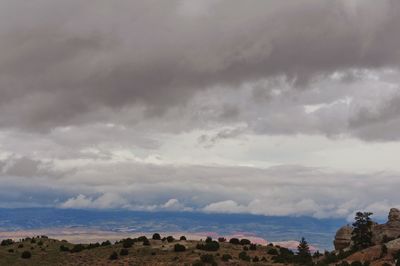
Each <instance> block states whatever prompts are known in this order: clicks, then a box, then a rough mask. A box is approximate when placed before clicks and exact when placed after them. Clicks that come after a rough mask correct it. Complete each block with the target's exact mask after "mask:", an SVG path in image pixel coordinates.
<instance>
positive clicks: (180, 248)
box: [174, 244, 186, 252]
mask: <svg viewBox="0 0 400 266" xmlns="http://www.w3.org/2000/svg"><path fill="white" fill-rule="evenodd" d="M174 251H175V252H183V251H186V247H185V246H184V245H181V244H175V246H174Z"/></svg>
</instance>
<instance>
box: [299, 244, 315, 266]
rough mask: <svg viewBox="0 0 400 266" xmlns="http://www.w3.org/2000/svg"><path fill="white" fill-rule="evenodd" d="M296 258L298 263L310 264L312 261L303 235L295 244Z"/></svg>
mask: <svg viewBox="0 0 400 266" xmlns="http://www.w3.org/2000/svg"><path fill="white" fill-rule="evenodd" d="M297 259H298V262H299V263H300V264H304V265H307V264H310V263H311V262H312V257H311V252H310V247H309V246H308V243H307V241H306V240H305V238H304V237H302V238H301V240H300V243H299V245H298V246H297Z"/></svg>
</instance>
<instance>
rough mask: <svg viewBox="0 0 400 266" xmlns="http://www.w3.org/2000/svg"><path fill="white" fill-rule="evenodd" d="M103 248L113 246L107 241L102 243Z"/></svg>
mask: <svg viewBox="0 0 400 266" xmlns="http://www.w3.org/2000/svg"><path fill="white" fill-rule="evenodd" d="M101 246H102V247H105V246H111V242H110V240H106V241H104V242H102V243H101Z"/></svg>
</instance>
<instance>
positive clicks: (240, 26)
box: [0, 0, 400, 131]
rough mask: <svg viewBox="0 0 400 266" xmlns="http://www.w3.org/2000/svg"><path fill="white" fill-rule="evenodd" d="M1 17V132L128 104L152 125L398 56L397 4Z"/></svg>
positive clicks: (100, 6)
mask: <svg viewBox="0 0 400 266" xmlns="http://www.w3.org/2000/svg"><path fill="white" fill-rule="evenodd" d="M0 10H1V11H0V25H1V26H0V51H1V52H0V62H1V63H0V93H1V98H0V112H1V113H2V116H1V118H0V126H2V127H18V128H25V129H30V130H31V129H34V130H40V131H43V130H49V129H51V128H53V127H56V126H64V125H70V124H82V123H88V122H93V121H102V120H106V119H107V118H108V116H107V115H104V113H103V112H105V113H109V112H118V111H119V110H121V108H125V107H126V106H131V105H139V106H144V107H145V109H146V110H147V111H146V112H145V115H150V116H153V115H159V114H161V113H163V112H164V111H165V110H166V108H168V107H171V106H177V105H178V106H179V105H182V104H184V103H186V102H187V100H188V99H189V98H190V97H191V96H193V95H194V94H195V93H196V92H198V91H199V90H203V89H205V88H208V87H210V86H215V85H224V86H229V87H237V86H238V85H240V84H243V83H244V82H250V81H255V80H258V79H261V78H267V77H271V76H275V75H285V76H287V77H288V78H289V79H291V80H292V81H293V82H294V84H295V87H297V86H304V85H305V84H307V82H308V81H309V80H310V79H313V78H315V77H316V76H318V75H324V74H327V73H331V72H333V71H337V70H346V69H349V68H379V67H397V66H398V63H399V56H400V48H399V47H400V37H399V36H400V34H399V33H400V32H399V31H400V30H399V27H398V25H399V24H400V16H399V14H400V3H399V2H398V1H395V0H384V1H379V2H377V1H372V0H371V1H344V0H340V1H339V0H335V1H316V0H301V1H296V2H295V3H294V2H286V1H285V2H283V1H278V0H276V1H251V2H248V1H247V2H246V3H244V2H242V1H233V2H232V1H202V2H201V3H198V2H196V1H178V0H175V1H168V2H165V1H145V2H143V1H116V2H115V1H113V2H110V1H103V0H101V1H85V2H82V1H77V0H72V1H68V2H63V1H50V0H34V1H29V3H28V2H26V1H20V0H17V1H15V0H12V1H11V0H1V1H0ZM104 110H108V111H107V112H106V111H104ZM226 115H228V116H229V114H226Z"/></svg>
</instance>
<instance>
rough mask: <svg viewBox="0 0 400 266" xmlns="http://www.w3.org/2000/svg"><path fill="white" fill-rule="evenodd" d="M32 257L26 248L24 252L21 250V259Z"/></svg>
mask: <svg viewBox="0 0 400 266" xmlns="http://www.w3.org/2000/svg"><path fill="white" fill-rule="evenodd" d="M31 257H32V254H31V253H30V252H29V251H27V250H25V251H24V252H22V254H21V258H23V259H30V258H31Z"/></svg>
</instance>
